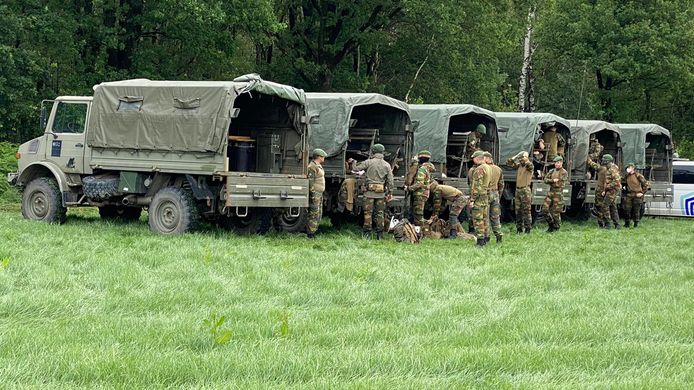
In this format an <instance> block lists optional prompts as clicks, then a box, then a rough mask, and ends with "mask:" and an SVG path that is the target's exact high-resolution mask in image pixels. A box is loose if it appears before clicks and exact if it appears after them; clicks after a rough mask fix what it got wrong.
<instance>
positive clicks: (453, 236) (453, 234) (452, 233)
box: [448, 229, 458, 239]
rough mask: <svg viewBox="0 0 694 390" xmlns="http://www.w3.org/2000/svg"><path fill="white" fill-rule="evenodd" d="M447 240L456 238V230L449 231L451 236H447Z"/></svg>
mask: <svg viewBox="0 0 694 390" xmlns="http://www.w3.org/2000/svg"><path fill="white" fill-rule="evenodd" d="M448 238H450V239H455V238H458V230H457V229H451V234H449V235H448Z"/></svg>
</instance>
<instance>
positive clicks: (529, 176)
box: [506, 152, 533, 233]
mask: <svg viewBox="0 0 694 390" xmlns="http://www.w3.org/2000/svg"><path fill="white" fill-rule="evenodd" d="M506 165H507V166H509V167H511V168H512V169H517V171H516V196H515V199H514V203H515V209H516V231H517V232H518V233H523V229H525V232H526V233H530V231H531V230H532V227H533V217H532V213H531V210H532V199H533V196H532V190H531V189H530V183H531V182H532V180H533V163H532V162H530V159H529V158H528V152H520V153H518V154H516V155H515V156H513V157H511V158H509V159H508V160H507V161H506Z"/></svg>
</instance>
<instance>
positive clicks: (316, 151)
mask: <svg viewBox="0 0 694 390" xmlns="http://www.w3.org/2000/svg"><path fill="white" fill-rule="evenodd" d="M312 156H321V157H328V153H325V150H323V149H320V148H316V149H313V154H312Z"/></svg>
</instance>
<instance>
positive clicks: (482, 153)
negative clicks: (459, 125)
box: [472, 150, 484, 158]
mask: <svg viewBox="0 0 694 390" xmlns="http://www.w3.org/2000/svg"><path fill="white" fill-rule="evenodd" d="M476 157H484V150H476V151H475V153H473V154H472V158H476Z"/></svg>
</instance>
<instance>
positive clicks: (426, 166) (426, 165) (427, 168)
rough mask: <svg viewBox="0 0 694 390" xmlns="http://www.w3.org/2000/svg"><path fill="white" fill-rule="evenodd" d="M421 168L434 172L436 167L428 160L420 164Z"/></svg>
mask: <svg viewBox="0 0 694 390" xmlns="http://www.w3.org/2000/svg"><path fill="white" fill-rule="evenodd" d="M422 168H426V170H427V171H429V172H434V171H436V167H435V166H434V164H432V163H430V162H428V161H427V162H425V163H424V164H422Z"/></svg>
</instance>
